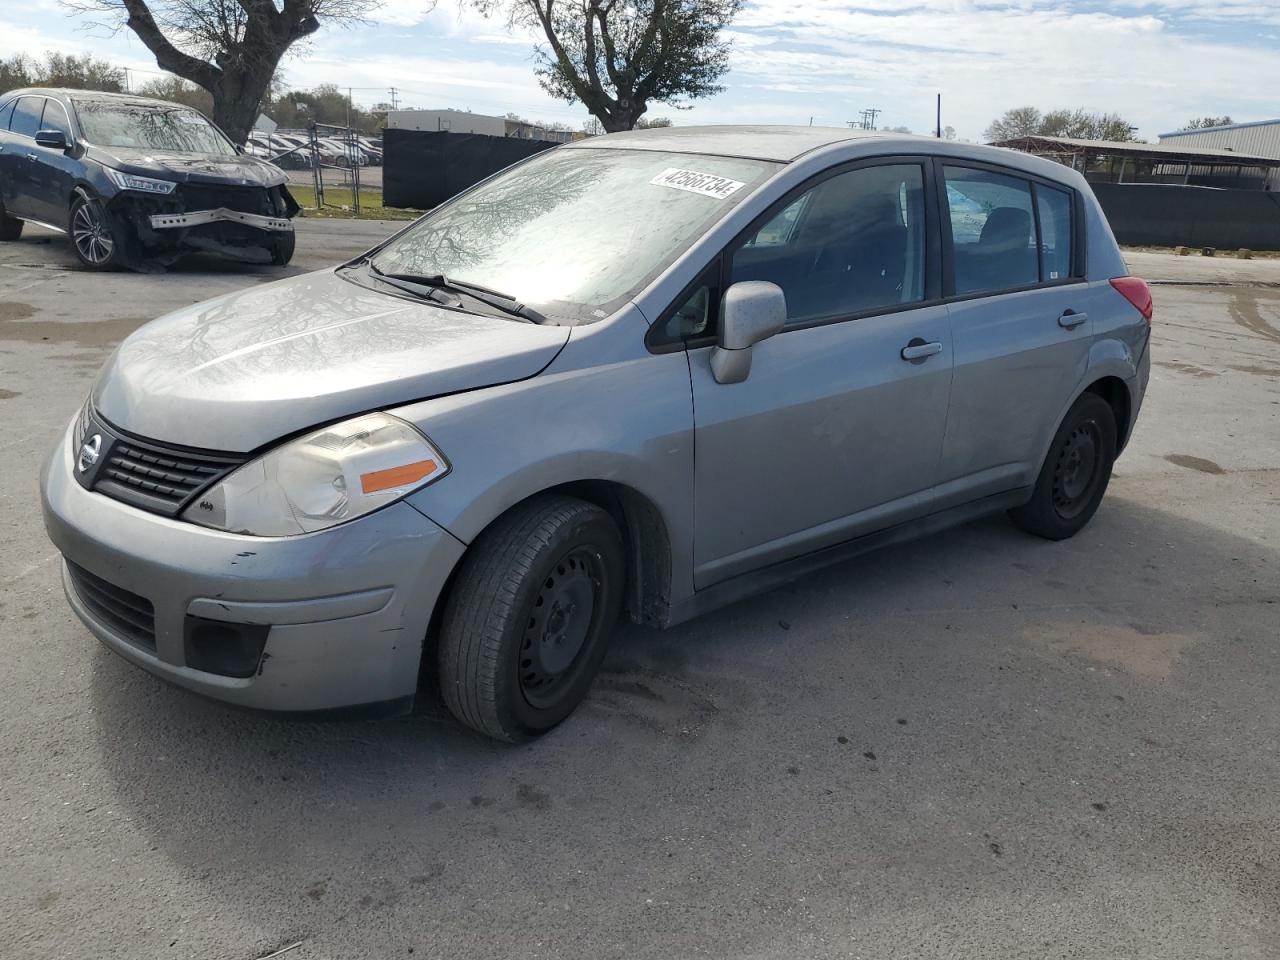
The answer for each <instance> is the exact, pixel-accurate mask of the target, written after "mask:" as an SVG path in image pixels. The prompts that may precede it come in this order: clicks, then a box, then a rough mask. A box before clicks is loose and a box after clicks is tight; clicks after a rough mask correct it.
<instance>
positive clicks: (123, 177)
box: [106, 167, 177, 193]
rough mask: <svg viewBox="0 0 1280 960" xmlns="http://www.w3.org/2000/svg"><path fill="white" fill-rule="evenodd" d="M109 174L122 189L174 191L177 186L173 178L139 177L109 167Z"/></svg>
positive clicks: (156, 191) (149, 191) (151, 191)
mask: <svg viewBox="0 0 1280 960" xmlns="http://www.w3.org/2000/svg"><path fill="white" fill-rule="evenodd" d="M106 169H107V176H108V177H110V178H111V182H112V183H114V184H115V185H116V186H117V187H119V188H120V189H121V190H141V191H142V192H143V193H173V188H174V187H176V186H177V184H176V183H174V182H173V181H172V180H153V179H152V178H151V177H139V176H135V175H134V174H132V173H125V172H124V171H123V170H112V169H111V168H110V167H107V168H106Z"/></svg>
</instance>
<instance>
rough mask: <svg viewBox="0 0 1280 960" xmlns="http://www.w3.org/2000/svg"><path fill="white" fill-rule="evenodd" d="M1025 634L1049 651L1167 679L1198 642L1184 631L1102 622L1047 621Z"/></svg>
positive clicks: (1138, 673) (1141, 674)
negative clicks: (1171, 631) (1157, 630)
mask: <svg viewBox="0 0 1280 960" xmlns="http://www.w3.org/2000/svg"><path fill="white" fill-rule="evenodd" d="M1024 636H1025V637H1026V639H1027V640H1029V641H1031V642H1032V643H1034V644H1037V645H1039V646H1042V647H1044V648H1045V649H1046V650H1048V651H1049V652H1050V653H1055V654H1059V655H1075V656H1080V657H1085V658H1087V659H1089V660H1096V661H1098V662H1099V663H1106V664H1110V665H1111V666H1114V667H1119V668H1120V669H1121V670H1124V671H1125V672H1127V673H1132V674H1136V675H1137V676H1140V677H1146V678H1148V679H1151V680H1167V679H1168V678H1169V675H1170V674H1172V673H1173V670H1174V667H1176V666H1177V665H1178V660H1179V658H1181V656H1182V654H1183V653H1184V652H1185V651H1186V650H1188V649H1190V648H1191V647H1193V646H1194V645H1195V644H1196V643H1198V642H1199V640H1198V638H1196V637H1192V636H1189V635H1187V634H1185V633H1156V632H1149V631H1147V630H1144V629H1140V628H1137V627H1132V626H1121V625H1116V624H1105V623H1055V624H1047V625H1045V626H1043V627H1036V628H1033V629H1030V630H1027V631H1026V632H1025V633H1024Z"/></svg>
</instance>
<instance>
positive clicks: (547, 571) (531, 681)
mask: <svg viewBox="0 0 1280 960" xmlns="http://www.w3.org/2000/svg"><path fill="white" fill-rule="evenodd" d="M623 557H624V554H623V546H622V536H621V534H620V533H619V532H618V527H617V525H616V524H615V523H614V522H613V519H612V518H611V517H610V516H609V514H607V513H606V512H605V511H603V510H601V509H600V508H599V507H596V506H594V505H593V504H590V503H586V502H585V501H582V500H577V499H574V498H571V497H564V496H555V495H548V496H542V497H537V498H535V499H533V500H530V501H529V502H528V503H526V504H523V505H521V506H519V507H516V508H515V509H514V510H512V511H511V512H510V513H508V514H507V515H505V516H503V517H501V518H499V519H498V520H497V521H496V522H495V523H494V524H493V525H492V526H491V527H490V528H489V529H487V530H486V531H485V532H484V533H482V534H481V535H480V537H479V538H478V539H477V540H476V542H475V543H474V544H472V547H471V549H470V551H468V553H467V555H466V557H464V558H463V561H462V565H461V567H460V568H459V571H458V576H457V578H456V580H455V582H454V584H453V588H452V590H451V591H450V594H449V598H448V600H447V602H446V606H445V611H444V617H443V621H442V624H441V635H440V652H439V665H440V692H441V694H442V696H443V697H444V702H445V705H446V706H448V708H449V710H450V712H451V713H453V715H454V716H455V717H457V718H458V719H459V720H460V721H462V722H463V723H465V724H466V725H467V726H469V727H471V728H472V729H474V730H478V731H479V732H480V733H484V734H487V735H488V736H490V737H494V738H495V739H498V740H505V741H507V742H510V743H517V742H520V741H522V740H529V739H532V738H533V737H536V736H539V735H541V734H543V733H546V732H547V731H548V730H550V729H551V728H552V727H554V726H556V725H557V724H558V723H560V722H561V721H562V720H564V719H565V718H566V717H568V716H569V714H570V713H572V712H573V710H574V709H575V708H576V707H577V706H578V704H579V703H580V702H581V701H582V699H583V697H585V696H586V693H587V690H588V689H589V688H590V686H591V681H592V679H594V677H595V674H596V672H597V670H598V669H599V667H600V663H601V661H602V660H603V659H604V654H605V650H606V648H607V646H608V639H609V634H610V633H611V632H612V630H613V627H614V625H615V624H616V623H617V621H618V617H619V612H620V610H621V606H622V585H623V584H622V581H623V577H624V575H625V569H626V565H625V562H624V560H623Z"/></svg>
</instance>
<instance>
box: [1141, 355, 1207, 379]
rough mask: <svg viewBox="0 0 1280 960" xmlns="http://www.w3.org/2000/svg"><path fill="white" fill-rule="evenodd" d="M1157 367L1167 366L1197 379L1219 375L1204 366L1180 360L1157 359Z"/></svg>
mask: <svg viewBox="0 0 1280 960" xmlns="http://www.w3.org/2000/svg"><path fill="white" fill-rule="evenodd" d="M1155 363H1156V366H1157V367H1167V368H1168V369H1170V370H1177V371H1178V372H1179V373H1185V374H1188V375H1189V376H1192V377H1195V378H1196V379H1197V380H1208V379H1209V378H1210V377H1216V376H1220V374H1218V373H1217V372H1215V371H1213V370H1206V369H1205V368H1204V367H1197V366H1196V365H1195V364H1194V363H1183V362H1182V361H1181V360H1157V361H1156V362H1155Z"/></svg>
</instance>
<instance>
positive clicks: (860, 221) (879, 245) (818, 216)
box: [730, 164, 925, 323]
mask: <svg viewBox="0 0 1280 960" xmlns="http://www.w3.org/2000/svg"><path fill="white" fill-rule="evenodd" d="M924 247H925V227H924V172H923V168H922V167H920V166H919V165H917V164H887V165H885V166H877V167H863V168H860V169H857V170H850V171H849V172H847V173H841V174H837V175H836V176H834V177H830V178H828V179H826V180H823V181H822V182H821V183H819V184H818V185H817V186H815V187H813V188H812V189H810V190H808V191H806V192H805V193H803V194H802V195H801V196H800V197H799V198H797V199H796V200H794V201H792V202H791V203H789V204H788V205H787V206H785V207H783V209H782V210H781V211H779V212H778V213H777V214H775V215H774V216H773V217H771V218H770V219H769V220H767V221H766V222H765V224H764V226H763V227H761V228H760V229H759V231H758V232H756V233H755V234H754V235H752V236H751V237H749V238H748V239H747V241H746V242H745V243H744V244H743V245H742V246H741V247H739V248H738V249H737V251H735V252H734V254H733V264H732V270H731V281H730V282H732V283H737V282H739V281H742V280H767V281H769V282H770V283H776V284H777V285H778V286H779V287H781V288H782V292H783V293H784V294H785V295H786V298H787V322H788V323H803V322H807V321H813V320H823V319H835V318H839V317H845V316H851V315H854V314H859V313H865V312H868V311H873V310H880V309H887V308H892V307H896V306H900V305H901V304H906V303H914V302H917V301H920V300H923V299H924Z"/></svg>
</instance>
